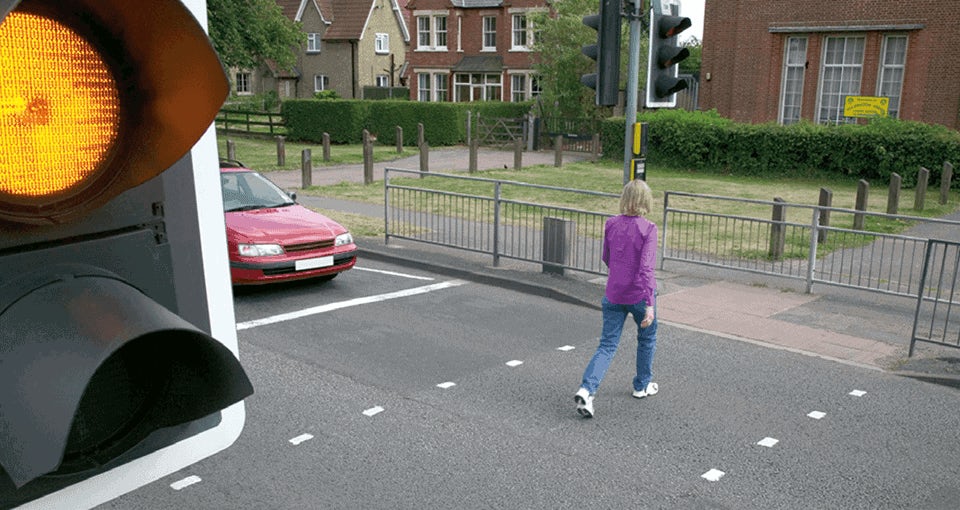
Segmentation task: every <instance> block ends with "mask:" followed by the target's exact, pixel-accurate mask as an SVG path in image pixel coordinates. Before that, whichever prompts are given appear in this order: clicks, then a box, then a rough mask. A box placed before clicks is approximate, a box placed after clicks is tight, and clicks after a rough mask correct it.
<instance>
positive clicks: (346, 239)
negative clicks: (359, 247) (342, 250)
mask: <svg viewBox="0 0 960 510" xmlns="http://www.w3.org/2000/svg"><path fill="white" fill-rule="evenodd" d="M352 242H353V236H352V235H350V232H344V233H342V234H340V235H338V236H337V241H336V242H335V243H334V244H333V245H334V246H343V245H345V244H350V243H352Z"/></svg>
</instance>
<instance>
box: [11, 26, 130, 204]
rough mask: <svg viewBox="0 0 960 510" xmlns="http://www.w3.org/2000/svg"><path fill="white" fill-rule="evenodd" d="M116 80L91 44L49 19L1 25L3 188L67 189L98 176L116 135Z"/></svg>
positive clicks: (26, 191) (33, 193)
mask: <svg viewBox="0 0 960 510" xmlns="http://www.w3.org/2000/svg"><path fill="white" fill-rule="evenodd" d="M119 122H120V101H119V94H118V91H117V84H116V82H115V81H114V79H113V76H112V75H111V74H110V71H109V70H108V69H107V66H106V64H105V63H104V61H103V59H102V58H101V57H100V55H99V54H98V53H97V52H96V51H95V50H94V49H93V47H92V46H91V45H90V44H89V43H88V42H87V41H86V40H84V39H83V38H82V37H80V36H79V35H78V34H77V33H76V32H74V31H73V30H71V29H70V28H67V27H66V26H64V25H62V24H61V23H58V22H56V21H54V20H51V19H48V18H44V17H41V16H36V15H33V14H28V13H20V12H16V11H14V12H12V13H10V15H9V16H7V17H6V19H4V21H3V24H0V193H7V194H11V195H15V196H22V197H42V196H47V195H55V194H60V193H64V192H69V191H71V190H72V189H73V188H75V187H77V186H81V185H82V184H83V183H84V182H85V181H86V180H87V179H89V178H91V177H93V176H95V175H97V172H98V169H99V167H100V165H101V163H103V161H104V160H105V158H106V156H107V154H108V153H109V151H110V148H111V147H112V146H113V143H114V141H115V140H116V138H117V132H118V124H119Z"/></svg>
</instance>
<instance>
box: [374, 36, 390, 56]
mask: <svg viewBox="0 0 960 510" xmlns="http://www.w3.org/2000/svg"><path fill="white" fill-rule="evenodd" d="M373 49H374V51H376V52H377V53H390V34H377V35H376V39H374V41H373Z"/></svg>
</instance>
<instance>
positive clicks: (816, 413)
mask: <svg viewBox="0 0 960 510" xmlns="http://www.w3.org/2000/svg"><path fill="white" fill-rule="evenodd" d="M826 415H827V413H825V412H823V411H810V413H809V414H807V416H809V417H811V418H813V419H814V420H819V419H820V418H823V417H824V416H826Z"/></svg>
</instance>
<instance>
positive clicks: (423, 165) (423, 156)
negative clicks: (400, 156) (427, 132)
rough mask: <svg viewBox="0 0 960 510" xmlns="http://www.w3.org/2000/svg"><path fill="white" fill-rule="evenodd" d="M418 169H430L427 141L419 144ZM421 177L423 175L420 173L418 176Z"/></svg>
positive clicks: (422, 170)
mask: <svg viewBox="0 0 960 510" xmlns="http://www.w3.org/2000/svg"><path fill="white" fill-rule="evenodd" d="M420 171H421V172H429V171H430V144H429V143H427V142H423V143H421V144H420ZM423 177H424V175H423V174H420V178H421V179H422V178H423Z"/></svg>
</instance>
